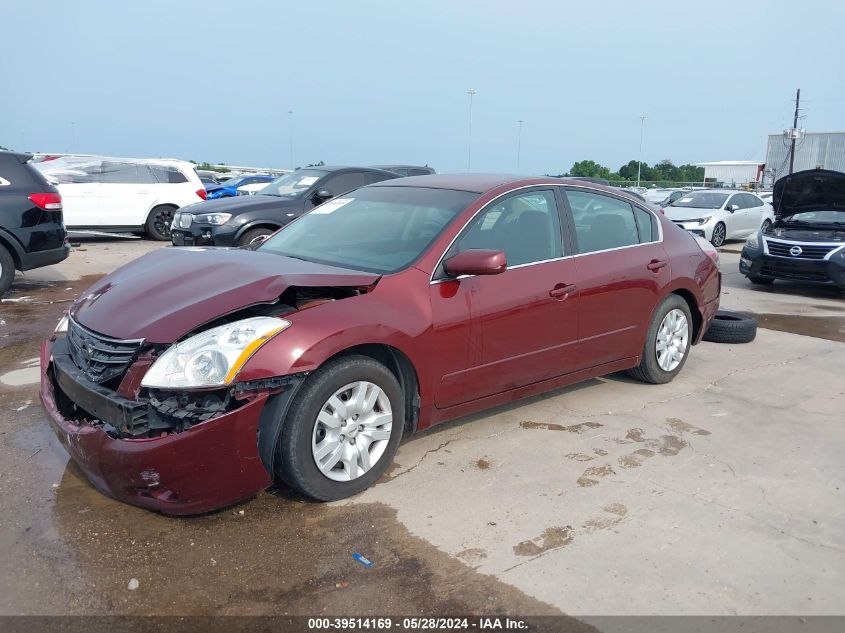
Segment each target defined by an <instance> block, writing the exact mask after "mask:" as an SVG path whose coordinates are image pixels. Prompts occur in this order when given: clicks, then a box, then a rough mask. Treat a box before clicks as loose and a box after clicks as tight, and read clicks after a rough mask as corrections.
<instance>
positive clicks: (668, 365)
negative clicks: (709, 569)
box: [628, 294, 692, 384]
mask: <svg viewBox="0 0 845 633" xmlns="http://www.w3.org/2000/svg"><path fill="white" fill-rule="evenodd" d="M691 344H692V314H691V313H690V309H689V305H687V302H686V301H684V300H683V299H682V298H681V297H679V296H678V295H675V294H671V295H669V296H668V297H666V298H665V299H664V300H663V301H661V302H660V305H659V306H658V307H657V310H655V311H654V316H653V317H652V319H651V324H650V325H649V327H648V332H647V333H646V338H645V347H644V348H643V354H642V357H641V359H640V364H639V365H637V366H636V367H634V368H633V369H629V370H628V373H629V374H631V376H633V377H634V378H636V379H637V380H642V381H643V382H649V383H652V384H663V383H667V382H670V381H671V380H672V379H673V378H675V376H677V375H678V373H679V372H680V371H681V369H682V368H683V366H684V363H686V362H687V357H688V356H689V348H690V345H691Z"/></svg>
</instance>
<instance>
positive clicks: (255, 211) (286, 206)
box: [171, 166, 399, 246]
mask: <svg viewBox="0 0 845 633" xmlns="http://www.w3.org/2000/svg"><path fill="white" fill-rule="evenodd" d="M391 178H399V174H395V173H393V172H389V171H384V170H381V169H372V168H369V167H328V166H320V167H315V168H308V169H297V170H296V171H294V172H291V173H289V174H285V175H284V176H281V177H279V178H276V179H275V180H273V181H272V182H270V183H268V184H267V185H266V186H265V187H264V188H262V189H261V190H260V191H257V192H255V194H254V195H251V196H236V197H234V198H223V199H218V200H209V201H207V202H204V203H201V204H195V205H192V206H191V207H190V208H189V209H183V210H182V211H180V212H179V213H177V214H176V215H175V216H174V217H173V224H172V225H171V241H172V242H173V245H174V246H246V245H248V244H252V243H255V242H259V241H261V240H263V239H264V238H266V237H267V236H268V235H271V234H272V233H273V232H274V231H277V230H278V229H280V228H281V227H283V226H284V225H285V224H287V223H288V222H290V221H291V220H293V219H295V218H297V217H299V216H300V215H302V214H303V213H305V212H306V211H310V210H311V209H313V208H314V207H317V206H319V205H321V204H323V203H324V202H325V201H326V200H329V199H331V198H333V197H334V196H337V195H339V194H342V193H344V192H346V191H349V190H351V189H355V188H357V187H361V186H364V185H369V184H372V183H375V182H381V181H382V180H389V179H391Z"/></svg>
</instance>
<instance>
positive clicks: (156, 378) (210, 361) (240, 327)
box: [141, 317, 290, 389]
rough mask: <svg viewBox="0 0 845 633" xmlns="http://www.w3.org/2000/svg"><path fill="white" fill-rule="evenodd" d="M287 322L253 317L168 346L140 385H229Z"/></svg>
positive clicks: (182, 386)
mask: <svg viewBox="0 0 845 633" xmlns="http://www.w3.org/2000/svg"><path fill="white" fill-rule="evenodd" d="M288 327H290V322H289V321H285V320H284V319H277V318H274V317H253V318H250V319H243V320H242V321H235V322H234V323H227V324H226V325H221V326H220V327H216V328H213V329H211V330H207V331H205V332H200V333H199V334H196V335H194V336H192V337H191V338H189V339H186V340H184V341H182V342H181V343H177V344H176V345H173V346H172V347H170V348H169V349H168V350H167V351H166V352H164V354H162V355H161V356H159V358H158V360H156V362H154V363H153V366H152V367H150V369H149V371H148V372H147V374H146V376H144V379H143V380H142V381H141V386H143V387H155V388H158V389H181V388H191V387H221V386H223V385H228V384H229V383H230V382H232V381H233V380H234V379H235V376H236V375H237V374H238V372H239V371H240V369H241V367H243V365H244V363H246V361H247V360H249V358H250V356H252V355H253V354H254V353H255V352H256V351H258V349H259V348H260V347H261V346H262V345H264V343H266V342H267V341H269V340H270V338H272V337H273V336H274V335H276V334H278V333H279V332H281V331H282V330H285V329H287V328H288Z"/></svg>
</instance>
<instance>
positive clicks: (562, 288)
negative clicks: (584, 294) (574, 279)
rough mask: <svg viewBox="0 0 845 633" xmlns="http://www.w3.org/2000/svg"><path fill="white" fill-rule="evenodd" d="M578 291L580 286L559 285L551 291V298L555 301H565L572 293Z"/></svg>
mask: <svg viewBox="0 0 845 633" xmlns="http://www.w3.org/2000/svg"><path fill="white" fill-rule="evenodd" d="M577 289H578V286H576V285H575V284H569V285H566V284H558V285H556V286H555V287H554V288H552V289H551V290H549V296H550V297H553V298H554V299H560V300H561V301H563V300H564V299H566V297H568V296H569V294H570V293H572V292H575V291H576V290H577Z"/></svg>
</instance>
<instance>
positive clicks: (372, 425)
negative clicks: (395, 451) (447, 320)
mask: <svg viewBox="0 0 845 633" xmlns="http://www.w3.org/2000/svg"><path fill="white" fill-rule="evenodd" d="M392 429H393V412H392V410H391V406H390V399H389V398H388V397H387V394H385V393H384V391H383V390H382V389H381V387H379V386H378V385H376V384H374V383H371V382H367V381H363V380H361V381H357V382H353V383H350V384H348V385H345V386H343V387H341V388H340V389H338V390H337V391H335V392H334V393H333V394H332V395H331V397H330V398H329V399H328V400H326V402H325V403H324V404H323V406H322V408H321V409H320V413H319V414H318V415H317V419H316V420H315V421H314V429H313V432H312V436H311V454H312V456H313V457H314V462H315V463H316V464H317V468H318V469H319V470H320V472H321V473H323V475H325V476H326V477H328V478H329V479H332V480H334V481H352V480H353V479H357V478H358V477H360V476H361V475H363V474H364V473H366V472H367V471H368V470H370V469H371V468H372V467H373V466H374V465H375V464H376V463H377V462H378V461H379V459H381V457H382V456H383V455H384V451H385V449H386V448H387V444H388V442H389V441H390V436H391V433H392Z"/></svg>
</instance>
